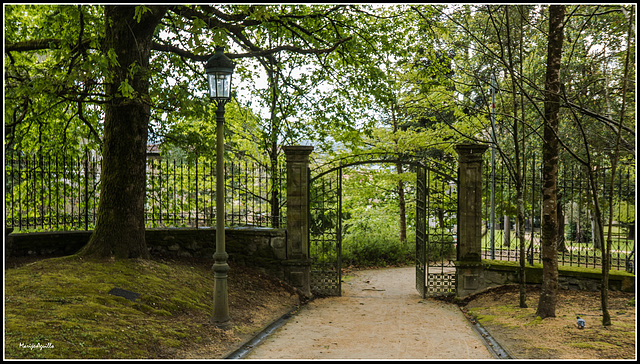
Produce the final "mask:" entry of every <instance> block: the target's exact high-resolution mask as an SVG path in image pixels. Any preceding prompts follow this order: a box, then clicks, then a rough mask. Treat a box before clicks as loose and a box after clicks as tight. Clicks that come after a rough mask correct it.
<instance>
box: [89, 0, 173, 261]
mask: <svg viewBox="0 0 640 364" xmlns="http://www.w3.org/2000/svg"><path fill="white" fill-rule="evenodd" d="M165 11H166V9H165V8H164V7H151V11H149V12H146V13H145V14H144V15H143V16H142V18H141V19H140V21H139V22H137V21H136V20H134V15H135V6H105V39H104V45H103V47H104V48H103V49H104V51H105V53H106V52H107V51H113V52H114V54H115V56H116V57H117V58H116V60H115V61H113V60H112V61H111V62H110V65H109V71H108V72H109V73H108V76H107V81H106V90H105V91H106V94H107V95H109V96H110V97H111V99H110V100H108V102H107V103H106V104H105V107H104V112H105V119H104V144H103V150H102V155H103V159H102V178H101V184H102V186H101V191H100V203H99V205H98V218H97V221H96V227H95V230H94V232H93V234H92V235H91V238H90V239H89V242H88V243H87V245H86V246H85V247H84V248H82V250H81V251H80V253H79V254H81V255H85V256H96V257H108V256H115V257H116V258H118V259H120V258H138V257H141V258H148V257H149V252H148V250H147V245H146V242H145V221H144V201H145V194H146V147H147V128H148V124H149V116H150V101H151V100H150V98H149V69H148V68H149V58H150V54H151V44H152V37H153V32H154V29H155V28H156V25H157V24H158V22H159V21H160V19H161V18H162V16H163V14H164V12H165ZM116 61H117V62H116ZM132 66H133V67H134V68H133V69H135V68H137V71H136V72H135V73H134V74H133V75H131V72H130V67H132ZM125 81H126V82H127V83H128V85H129V86H131V87H132V88H133V91H132V94H131V95H127V94H126V93H125V94H124V95H123V92H122V89H119V88H120V86H121V85H122V82H125Z"/></svg>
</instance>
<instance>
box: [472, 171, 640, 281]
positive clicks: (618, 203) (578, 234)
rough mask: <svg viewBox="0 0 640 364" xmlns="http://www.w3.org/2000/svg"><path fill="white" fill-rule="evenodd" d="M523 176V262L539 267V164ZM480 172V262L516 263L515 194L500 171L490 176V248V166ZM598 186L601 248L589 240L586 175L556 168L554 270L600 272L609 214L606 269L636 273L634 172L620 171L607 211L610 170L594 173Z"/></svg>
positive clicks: (591, 231) (590, 211)
mask: <svg viewBox="0 0 640 364" xmlns="http://www.w3.org/2000/svg"><path fill="white" fill-rule="evenodd" d="M529 164H530V165H529V166H528V168H527V169H528V172H527V174H526V176H525V183H524V185H525V191H524V199H525V215H526V216H525V242H526V260H527V262H529V263H530V264H531V263H533V262H538V263H540V262H541V261H542V257H541V247H540V222H541V215H542V196H541V188H540V186H541V165H540V161H539V160H535V159H532V160H530V161H529ZM483 170H484V174H485V176H484V181H485V182H484V186H483V193H484V201H483V208H484V218H483V220H484V222H485V224H484V228H483V238H482V247H483V258H484V259H498V260H509V261H518V260H519V241H520V239H519V237H516V227H515V220H516V189H515V184H514V182H513V180H512V179H510V178H509V175H508V173H507V171H506V168H504V166H503V165H498V166H497V167H496V171H495V194H494V198H495V203H494V206H495V229H494V231H493V232H494V234H493V235H494V241H493V244H492V243H491V235H492V234H491V224H490V221H491V219H490V194H491V165H490V164H489V163H487V164H485V166H484V167H483ZM596 179H597V183H596V184H597V185H598V186H600V188H599V190H598V193H597V194H596V198H598V199H599V202H600V207H601V209H602V216H603V218H604V220H605V221H604V224H605V229H604V239H605V242H602V241H599V239H597V235H598V234H594V231H595V229H596V224H595V221H594V218H595V215H594V212H593V211H594V207H593V206H594V203H593V201H594V199H593V193H591V190H590V189H589V186H588V179H587V175H586V173H584V171H583V170H582V169H581V167H577V166H569V167H566V166H563V165H561V166H560V170H559V174H558V196H559V198H558V206H557V207H558V211H559V213H558V221H562V222H563V223H562V224H561V225H560V227H559V229H558V236H559V239H558V242H557V247H558V264H559V265H564V266H578V267H586V268H601V265H602V252H603V251H604V244H605V243H606V239H607V231H608V230H607V229H608V227H607V220H608V216H609V208H612V209H613V228H612V249H611V268H612V269H616V270H627V271H629V272H635V166H634V165H631V166H626V167H625V166H623V167H622V168H619V169H618V171H617V173H616V178H615V182H614V196H613V201H614V203H613V206H612V207H610V206H609V203H608V200H609V186H610V184H611V170H610V169H607V168H603V169H600V170H598V171H597V173H596Z"/></svg>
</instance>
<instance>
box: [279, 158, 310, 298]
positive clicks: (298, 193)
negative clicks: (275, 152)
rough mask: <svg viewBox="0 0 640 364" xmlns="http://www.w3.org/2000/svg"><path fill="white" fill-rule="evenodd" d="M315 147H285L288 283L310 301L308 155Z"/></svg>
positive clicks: (285, 274) (286, 266)
mask: <svg viewBox="0 0 640 364" xmlns="http://www.w3.org/2000/svg"><path fill="white" fill-rule="evenodd" d="M312 151H313V147H312V146H299V145H297V146H286V147H284V153H285V155H286V157H287V244H286V247H287V259H286V260H285V261H284V262H283V267H284V277H285V280H286V281H287V282H288V283H289V284H291V285H292V286H294V287H296V288H297V289H298V290H299V291H300V293H302V294H303V295H306V296H307V297H311V287H310V283H311V260H310V259H309V154H311V152H312Z"/></svg>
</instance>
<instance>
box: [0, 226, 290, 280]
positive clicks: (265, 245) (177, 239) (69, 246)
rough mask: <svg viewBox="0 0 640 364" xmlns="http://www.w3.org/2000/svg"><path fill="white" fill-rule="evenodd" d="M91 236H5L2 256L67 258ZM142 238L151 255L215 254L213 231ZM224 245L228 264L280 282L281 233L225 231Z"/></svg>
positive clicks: (163, 232)
mask: <svg viewBox="0 0 640 364" xmlns="http://www.w3.org/2000/svg"><path fill="white" fill-rule="evenodd" d="M5 233H7V232H5ZM91 233H92V231H59V232H35V233H24V234H15V233H9V234H7V235H6V236H5V238H6V241H5V255H6V256H8V257H11V256H14V257H18V256H64V255H71V254H74V253H76V252H77V251H78V250H80V248H82V247H83V246H84V245H85V244H86V243H87V242H88V241H89V237H90V236H91ZM145 237H146V242H147V247H148V248H149V250H150V252H151V254H153V255H159V256H175V257H185V258H190V257H194V258H212V256H213V253H214V252H215V250H216V229H215V228H199V229H194V228H171V229H148V230H146V234H145ZM225 245H226V251H227V253H228V254H229V261H231V262H235V263H238V264H242V265H248V266H253V267H258V268H264V269H265V271H267V272H269V273H270V274H272V275H274V276H276V277H278V278H281V279H282V278H283V273H282V264H281V262H282V261H284V260H285V259H286V234H285V230H283V229H270V228H251V227H238V228H227V229H225Z"/></svg>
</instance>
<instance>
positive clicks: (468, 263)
mask: <svg viewBox="0 0 640 364" xmlns="http://www.w3.org/2000/svg"><path fill="white" fill-rule="evenodd" d="M487 148H488V146H486V145H481V144H459V145H457V146H456V147H455V150H456V152H457V153H458V251H457V255H458V257H457V258H458V259H457V261H456V275H457V277H456V278H457V280H456V281H457V283H456V285H457V286H456V292H457V296H458V297H465V296H467V295H469V294H471V293H473V292H475V291H478V290H480V289H483V288H484V266H483V265H482V155H483V153H484V152H485V151H486V150H487Z"/></svg>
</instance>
